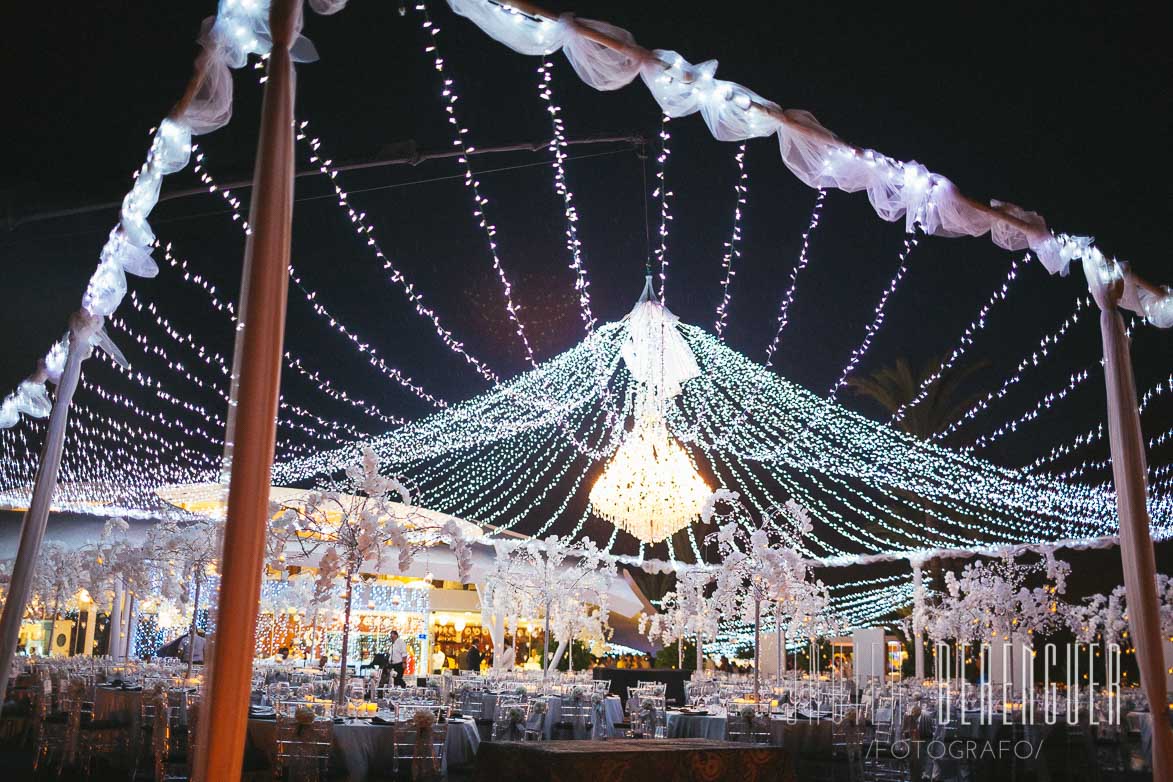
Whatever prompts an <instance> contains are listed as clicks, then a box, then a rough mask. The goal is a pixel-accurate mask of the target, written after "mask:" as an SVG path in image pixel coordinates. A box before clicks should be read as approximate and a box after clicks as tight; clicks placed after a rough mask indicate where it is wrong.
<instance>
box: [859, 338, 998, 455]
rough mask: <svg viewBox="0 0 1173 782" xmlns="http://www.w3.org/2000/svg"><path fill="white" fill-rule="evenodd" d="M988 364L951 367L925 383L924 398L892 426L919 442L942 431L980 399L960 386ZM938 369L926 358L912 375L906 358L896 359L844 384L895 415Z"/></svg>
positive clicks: (908, 409) (934, 361) (907, 410)
mask: <svg viewBox="0 0 1173 782" xmlns="http://www.w3.org/2000/svg"><path fill="white" fill-rule="evenodd" d="M988 365H989V362H988V361H984V360H983V361H978V362H975V363H972V364H960V365H958V364H955V365H953V366H952V367H950V368H948V369H946V370H944V371H942V372H941V374H940V376H939V377H938V378H936V379H935V380H934V381H932V383H930V384H929V386H928V392H927V393H926V394H925V396H924V398H923V399H922V400H921V401H920V402H918V403H917V404H916V405H914V406H912V407H909V408H907V409H905V410H904V413H903V416H904V417H903V418H901V419H900V420H899V421H896V422H894V423H893V425H894V426H895V427H896V428H898V429H900V430H902V431H905V432H908V433H909V434H910V435H912V436H913V437H918V438H920V439H922V440H927V439H928V438H930V437H932V436H933V435H935V434H937V433H938V432H941V431H944V430H945V429H946V428H947V427H948V426H949V425H950V424H952V423H953V422H954V421H956V420H957V419H958V418H960V417H961V415H962V414H963V413H964V412H965V411H966V410H968V409H969V408H970V407H971V406H972V405H973V403H974V402H975V401H976V400H977V398H978V397H979V396H980V392H978V391H970V392H968V393H965V392H964V389H963V386H964V385H965V383H966V382H967V381H968V380H970V378H972V377H973V376H974V375H975V374H977V373H978V372H980V371H981V370H983V369H985V368H986V367H987V366H988ZM939 366H940V362H939V361H937V360H936V359H929V360H928V361H927V362H925V365H924V366H923V367H922V368H921V371H920V372H919V373H914V372H913V371H912V367H911V366H909V363H908V359H906V358H898V359H896V363H894V364H891V365H889V366H886V367H881V368H879V369H877V370H876V371H875V372H872V373H871V374H870V375H867V376H865V377H853V378H850V379H849V380H848V381H847V385H848V386H850V387H851V389H852V390H853V391H855V393H856V394H858V395H860V396H866V397H869V398H870V399H872V400H874V401H875V402H877V403H879V405H880V406H881V407H882V408H884V410H886V411H887V412H888V413H889V414H895V413H896V411H897V410H899V409H900V408H901V407H903V406H904V405H906V404H908V403H909V402H911V401H912V400H913V399H915V398H916V396H917V394H918V393H919V391H920V388H921V384H922V383H924V382H925V381H926V380H927V379H928V378H929V377H930V376H931V375H932V374H933V373H934V372H936V371H937V367H939ZM945 440H946V441H947V440H948V438H945Z"/></svg>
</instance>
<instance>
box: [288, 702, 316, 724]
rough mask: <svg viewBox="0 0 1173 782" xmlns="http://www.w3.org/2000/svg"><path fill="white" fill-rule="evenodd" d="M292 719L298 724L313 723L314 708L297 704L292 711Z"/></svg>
mask: <svg viewBox="0 0 1173 782" xmlns="http://www.w3.org/2000/svg"><path fill="white" fill-rule="evenodd" d="M293 720H294V722H296V723H297V724H298V725H313V724H314V710H313V709H311V708H310V707H309V706H298V707H297V710H296V711H294V712H293Z"/></svg>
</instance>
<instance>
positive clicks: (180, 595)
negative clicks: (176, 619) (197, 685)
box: [143, 516, 224, 677]
mask: <svg viewBox="0 0 1173 782" xmlns="http://www.w3.org/2000/svg"><path fill="white" fill-rule="evenodd" d="M223 541H224V521H223V520H222V519H212V518H208V517H202V516H200V517H196V518H194V519H184V520H175V519H166V520H164V521H161V522H159V523H158V524H157V525H156V526H154V527H153V528H152V529H151V530H150V532H148V533H147V541H146V544H145V546H144V555H143V556H144V561H146V562H153V563H154V567H155V570H156V572H157V573H158V575H159V576H160V590H159V592H160V596H161V597H163V598H165V599H170V600H175V601H177V602H178V603H180V604H181V605H188V604H190V605H191V626H190V627H189V628H188V633H187V675H188V676H189V677H190V676H191V671H192V665H193V664H194V657H195V635H196V622H197V621H198V620H199V611H200V599H201V598H202V597H203V589H204V585H205V584H206V583H207V580H208V576H211V575H215V573H216V568H217V567H218V566H219V563H220V556H221V553H222V549H221V547H222V545H223Z"/></svg>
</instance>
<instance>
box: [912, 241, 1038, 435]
mask: <svg viewBox="0 0 1173 782" xmlns="http://www.w3.org/2000/svg"><path fill="white" fill-rule="evenodd" d="M1030 260H1031V257H1030V253H1027V254H1026V255H1024V256H1023V257H1022V258H1015V259H1014V260H1013V261H1011V263H1010V271H1009V272H1007V273H1006V279H1005V280H1003V281H1002V287H1000V288H998V289H996V290H995V291H994V293H993V295H991V296H990V299H989V301H987V302H986V303H985V304H983V305H982V308H981V310H979V311H978V314H977V317H976V318H974V319H973V320H972V321H971V322H970V324H969V325H968V326H966V327H965V331H964V332H963V333H962V335H961V339H960V341H959V343H958V345H957V347H955V348H953V351H952V352H951V353H950V354H949V356H948V357H947V358H946V359H945V360H944V361H942V362H941V365H940V366H939V367H937V369H935V370H934V371H933V372H931V373H930V374H928V375H926V376H925V377H924V379H922V380H921V382H920V385H919V386H918V387H917V390H916V394H915V396H913V398H912V399H910V400H909V401H907V402H905V403H903V404H901V405H900V406H899V407H898V408H896V411H895V412H894V413H892V418H891V420H890V421H889V423H895V422H897V421H901V420H903V419H904V415H905V413H907V412H908V410H909V409H910V408H913V407H916V406H917V405H919V404H920V403H921V402H923V401H924V400H925V397H927V396H928V395H929V390H930V389H931V387H932V385H933V384H934V383H936V382H937V381H938V380H940V379H941V376H942V375H943V374H944V373H945V372H947V371H948V370H949V369H950V368H951V367H953V365H954V364H956V363H957V361H958V360H959V359H960V358H961V357H962V356H964V355H965V353H966V351H968V350H969V346H970V345H972V344H973V340H974V337H975V336H976V335H977V333H978V332H979V331H981V330H982V329H984V328H985V327H986V318H987V317H989V315H990V310H992V309H993V308H994V305H996V304H997V303H998V302H1000V301H1005V299H1006V295H1007V294H1008V293H1009V292H1010V286H1011V285H1012V284H1013V282H1014V280H1015V279H1017V277H1018V267H1019V266H1026V265H1028V264H1029V263H1030Z"/></svg>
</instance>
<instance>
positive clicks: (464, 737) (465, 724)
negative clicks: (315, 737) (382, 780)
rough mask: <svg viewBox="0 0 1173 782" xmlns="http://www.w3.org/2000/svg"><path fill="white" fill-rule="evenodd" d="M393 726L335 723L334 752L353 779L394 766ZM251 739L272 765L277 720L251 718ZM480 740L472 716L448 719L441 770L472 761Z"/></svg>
mask: <svg viewBox="0 0 1173 782" xmlns="http://www.w3.org/2000/svg"><path fill="white" fill-rule="evenodd" d="M400 729H401V730H402V728H400ZM394 730H395V729H394V728H392V726H391V725H375V724H371V723H369V722H364V721H362V720H355V721H353V722H352V721H347V722H341V723H335V724H334V755H335V756H336V757H337V758H339V759H341V761H342V764H343V765H344V766H345V767H346V773H347V776H348V777H349V779H350V780H351V782H360V780H364V779H366V778H367V776H368V775H369V773H370V770H371V769H372V768H375V769H388V770H389V769H391V767H392V766H393V764H394V755H395V744H394ZM248 741H249V743H250V744H251V745H252V746H253V748H254V749H256V750H257V751H258V752H259V753H260V754H261V755H263V756H264V757H265V758H266V759H267V760H268V761H269V764H270V765H272V763H273V761H274V759H275V757H276V753H277V723H276V721H275V720H263V719H256V718H250V719H249V721H248ZM480 743H481V739H480V735H479V734H478V733H477V728H476V723H475V722H474V721H473V720H470V719H459V720H457V719H454V720H449V722H448V737H447V739H446V741H445V748H444V764H443V766H441V769H440V773H441V774H443V773H447V770H448V765H449V764H451V765H453V766H462V765H468V764H471V763H472V762H473V761H474V760H475V759H476V754H477V748H478V747H479V746H480Z"/></svg>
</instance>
